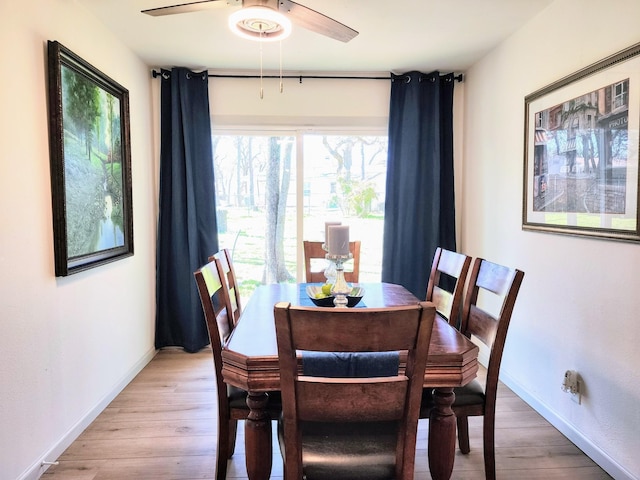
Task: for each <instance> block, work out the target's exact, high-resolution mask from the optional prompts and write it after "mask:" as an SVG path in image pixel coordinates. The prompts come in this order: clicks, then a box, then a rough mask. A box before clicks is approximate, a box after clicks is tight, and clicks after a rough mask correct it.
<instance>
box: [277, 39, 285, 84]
mask: <svg viewBox="0 0 640 480" xmlns="http://www.w3.org/2000/svg"><path fill="white" fill-rule="evenodd" d="M278 43H280V93H282V92H283V90H284V86H283V85H282V40H280V42H278Z"/></svg>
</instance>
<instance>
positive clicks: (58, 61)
mask: <svg viewBox="0 0 640 480" xmlns="http://www.w3.org/2000/svg"><path fill="white" fill-rule="evenodd" d="M48 63H49V144H50V145H49V146H50V157H51V158H50V160H51V195H52V207H53V237H54V252H55V274H56V276H67V275H70V274H72V273H76V272H80V271H83V270H86V269H89V268H93V267H96V266H98V265H102V264H105V263H107V262H112V261H115V260H119V259H121V258H124V257H128V256H131V255H133V213H132V206H131V152H130V134H129V92H128V91H127V89H125V88H124V87H122V86H121V85H119V84H118V83H116V82H115V81H113V80H112V79H110V78H109V77H107V76H106V75H105V74H103V73H102V72H100V71H98V70H97V69H96V68H94V67H93V66H92V65H90V64H89V63H87V62H86V61H84V60H83V59H81V58H80V57H78V56H77V55H75V54H74V53H73V52H71V51H69V50H68V49H67V48H65V47H64V46H62V45H61V44H60V43H58V42H55V41H49V42H48Z"/></svg>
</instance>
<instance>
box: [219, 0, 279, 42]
mask: <svg viewBox="0 0 640 480" xmlns="http://www.w3.org/2000/svg"><path fill="white" fill-rule="evenodd" d="M229 28H230V29H231V31H232V32H233V33H235V34H236V35H239V36H240V37H242V38H247V39H249V40H255V41H259V42H272V41H276V40H283V39H285V38H287V37H288V36H289V35H290V34H291V21H290V20H289V19H288V18H287V17H286V16H284V15H283V14H282V13H280V12H278V11H276V10H273V9H271V8H269V7H261V6H254V7H246V8H241V9H240V10H238V11H236V12H234V13H232V14H231V15H230V16H229Z"/></svg>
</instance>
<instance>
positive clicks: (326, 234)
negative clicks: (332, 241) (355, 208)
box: [324, 222, 342, 249]
mask: <svg viewBox="0 0 640 480" xmlns="http://www.w3.org/2000/svg"><path fill="white" fill-rule="evenodd" d="M334 225H342V223H341V222H324V245H325V248H327V249H328V248H329V228H330V227H332V226H334Z"/></svg>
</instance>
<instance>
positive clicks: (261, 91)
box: [260, 32, 264, 100]
mask: <svg viewBox="0 0 640 480" xmlns="http://www.w3.org/2000/svg"><path fill="white" fill-rule="evenodd" d="M260 36H262V32H260ZM263 98H264V89H263V88H262V42H260V100H262V99H263Z"/></svg>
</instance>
